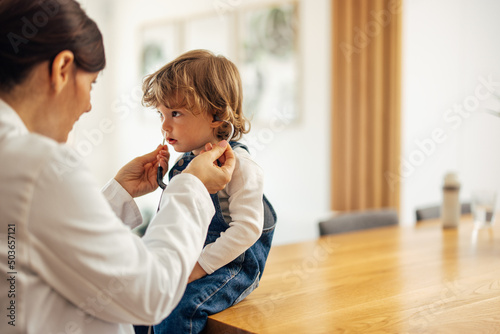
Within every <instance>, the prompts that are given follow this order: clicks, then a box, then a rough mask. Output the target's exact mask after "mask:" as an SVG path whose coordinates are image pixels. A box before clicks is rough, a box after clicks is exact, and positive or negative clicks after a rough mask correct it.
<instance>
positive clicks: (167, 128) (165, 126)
mask: <svg viewBox="0 0 500 334" xmlns="http://www.w3.org/2000/svg"><path fill="white" fill-rule="evenodd" d="M161 128H162V129H163V131H167V132H170V130H171V129H172V127H171V126H170V123H169V122H168V121H167V120H164V121H163V123H162V124H161Z"/></svg>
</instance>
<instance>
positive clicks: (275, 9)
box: [237, 2, 300, 123]
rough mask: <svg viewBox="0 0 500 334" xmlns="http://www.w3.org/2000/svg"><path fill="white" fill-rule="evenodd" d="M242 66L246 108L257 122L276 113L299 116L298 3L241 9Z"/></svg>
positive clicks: (263, 120) (265, 119) (240, 61)
mask: <svg viewBox="0 0 500 334" xmlns="http://www.w3.org/2000/svg"><path fill="white" fill-rule="evenodd" d="M237 15H238V19H237V23H238V31H239V40H238V47H239V57H238V58H239V68H240V72H241V76H242V81H243V92H244V96H245V98H244V110H245V113H246V115H247V116H248V117H250V118H251V119H252V121H253V122H258V123H267V122H269V121H270V119H271V118H272V117H273V115H275V114H280V115H283V114H286V115H288V117H289V118H291V119H290V120H294V119H297V117H298V114H299V105H300V89H299V83H300V79H299V77H300V75H299V74H300V71H299V52H298V50H299V45H298V43H299V40H298V4H297V3H295V2H291V3H285V4H280V5H273V6H265V7H260V8H256V9H242V10H241V11H239V12H238V14H237Z"/></svg>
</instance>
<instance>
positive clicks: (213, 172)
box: [183, 140, 236, 194]
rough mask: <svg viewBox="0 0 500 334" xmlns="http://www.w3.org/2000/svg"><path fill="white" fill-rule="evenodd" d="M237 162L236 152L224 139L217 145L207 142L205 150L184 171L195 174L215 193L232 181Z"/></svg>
mask: <svg viewBox="0 0 500 334" xmlns="http://www.w3.org/2000/svg"><path fill="white" fill-rule="evenodd" d="M217 160H219V162H220V163H221V166H219V165H218V164H217ZM235 164H236V159H235V157H234V152H233V150H232V149H231V146H230V145H229V144H228V142H227V141H225V140H223V141H221V142H220V143H219V144H218V145H215V146H212V145H209V144H207V146H205V151H204V152H202V153H201V154H200V155H198V156H197V157H196V158H194V159H193V160H192V161H191V162H190V163H189V165H188V166H187V167H186V169H185V170H184V171H183V173H189V174H193V175H194V176H196V177H197V178H199V179H200V180H201V182H203V184H204V185H205V187H206V188H207V190H208V192H209V193H211V194H215V193H216V192H218V191H219V190H222V189H224V187H225V186H226V184H227V183H228V182H229V181H231V176H232V175H233V171H234V166H235Z"/></svg>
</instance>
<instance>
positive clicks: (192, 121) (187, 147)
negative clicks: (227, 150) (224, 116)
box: [158, 106, 217, 154]
mask: <svg viewBox="0 0 500 334" xmlns="http://www.w3.org/2000/svg"><path fill="white" fill-rule="evenodd" d="M158 111H159V113H160V117H161V122H162V126H161V127H162V129H163V131H165V139H166V140H167V142H168V143H169V144H170V145H172V146H173V148H174V149H175V151H176V152H190V151H193V153H194V154H199V153H200V152H201V150H203V148H204V147H205V144H206V143H216V142H217V140H216V138H215V136H214V131H213V129H214V127H215V124H214V123H213V122H212V117H211V116H209V115H208V114H207V113H204V112H202V113H199V114H197V115H194V114H193V113H192V112H190V111H188V110H186V109H185V108H177V109H169V108H167V107H165V106H160V107H159V108H158Z"/></svg>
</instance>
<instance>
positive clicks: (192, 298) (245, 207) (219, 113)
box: [144, 50, 276, 333]
mask: <svg viewBox="0 0 500 334" xmlns="http://www.w3.org/2000/svg"><path fill="white" fill-rule="evenodd" d="M241 87H242V86H241V80H240V76H239V72H238V69H237V68H236V66H235V65H234V64H233V63H232V62H231V61H229V60H228V59H226V58H224V57H222V56H215V55H214V54H212V53H211V52H209V51H206V50H194V51H189V52H187V53H185V54H183V55H181V56H180V57H178V58H177V59H175V60H173V61H172V62H170V63H168V64H167V65H165V66H164V67H163V68H161V69H160V70H158V71H157V72H156V73H153V74H152V75H150V76H148V77H147V78H146V80H145V83H144V103H145V104H146V105H147V106H153V107H156V108H157V109H158V111H159V114H160V118H161V121H162V130H163V131H164V132H165V138H166V140H167V141H168V143H169V144H170V145H171V146H173V148H174V149H175V150H176V151H177V152H186V153H185V154H184V155H183V156H182V157H181V158H180V159H179V160H178V161H177V163H176V164H175V165H174V166H173V167H172V168H171V170H170V172H169V178H172V177H175V175H177V174H178V173H180V172H181V171H182V170H184V168H185V167H186V166H187V165H188V163H189V161H190V160H191V159H193V158H194V157H195V156H196V155H198V154H199V153H200V152H201V151H202V150H203V149H204V146H205V144H206V143H212V144H216V143H218V142H219V141H221V140H224V139H227V140H228V141H230V144H231V146H232V147H233V150H234V153H235V156H236V159H237V162H236V169H235V171H234V173H233V177H232V179H231V181H230V182H229V183H228V184H227V186H226V188H225V189H224V190H222V191H219V192H218V193H217V194H213V195H211V196H212V201H213V203H214V206H215V209H216V213H215V215H214V217H213V218H212V222H211V224H210V227H209V229H208V234H207V237H206V241H205V246H204V248H203V251H202V253H201V256H200V258H199V260H198V263H197V264H196V266H195V268H194V269H193V271H192V273H191V275H190V277H189V281H188V282H189V284H188V286H187V288H186V292H185V294H184V296H183V298H182V299H181V301H180V302H179V304H178V306H177V307H176V309H175V310H174V311H173V312H172V313H171V315H170V316H169V317H167V318H166V319H164V320H163V321H162V322H161V323H160V324H158V325H156V326H154V333H199V332H201V331H202V330H203V328H204V327H205V324H206V322H207V317H208V315H211V314H214V313H217V312H220V311H222V310H224V309H226V308H228V307H230V306H231V305H234V304H236V303H238V302H240V301H241V300H243V298H245V297H246V296H247V295H248V294H250V292H252V291H253V290H254V289H255V288H256V287H257V286H258V283H259V280H260V278H261V277H262V273H263V270H264V265H265V262H266V259H267V255H268V253H269V249H270V247H271V241H272V237H273V233H274V227H275V223H276V214H275V212H274V210H273V208H272V206H271V204H270V203H269V202H268V201H267V199H266V198H265V196H264V195H263V173H262V170H261V169H260V167H259V166H258V165H257V164H256V163H255V162H254V161H253V160H252V159H251V157H250V155H249V153H248V152H247V148H246V147H245V146H244V145H242V144H241V143H239V142H237V140H238V139H239V138H240V137H241V135H242V134H244V133H248V129H247V123H248V121H247V120H246V119H245V117H244V116H243V111H242V97H243V96H242V88H241ZM231 125H232V126H231ZM231 134H232V138H228V137H229V136H231Z"/></svg>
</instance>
